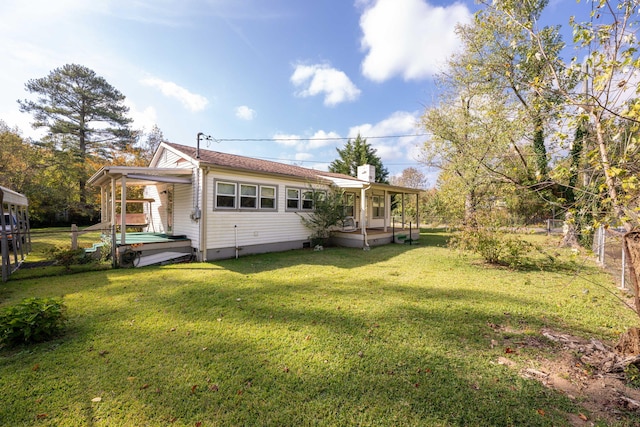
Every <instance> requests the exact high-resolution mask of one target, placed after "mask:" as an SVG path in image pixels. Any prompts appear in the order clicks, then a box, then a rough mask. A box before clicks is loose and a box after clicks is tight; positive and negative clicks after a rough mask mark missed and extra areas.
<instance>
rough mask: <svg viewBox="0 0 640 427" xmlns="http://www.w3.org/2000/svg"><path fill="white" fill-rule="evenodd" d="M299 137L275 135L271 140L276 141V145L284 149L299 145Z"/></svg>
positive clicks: (282, 134)
mask: <svg viewBox="0 0 640 427" xmlns="http://www.w3.org/2000/svg"><path fill="white" fill-rule="evenodd" d="M300 138H301V137H300V135H292V134H286V133H276V134H275V135H273V139H276V140H277V141H276V143H278V144H280V145H284V146H286V147H295V146H297V145H298V144H299V143H300Z"/></svg>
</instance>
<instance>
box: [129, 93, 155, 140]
mask: <svg viewBox="0 0 640 427" xmlns="http://www.w3.org/2000/svg"><path fill="white" fill-rule="evenodd" d="M124 104H125V105H126V106H127V107H129V117H131V118H132V119H133V126H132V127H133V128H134V129H144V130H145V131H147V132H148V131H150V130H151V129H152V128H153V126H154V125H155V124H157V123H158V114H157V112H156V109H155V108H154V107H152V106H149V107H147V108H144V109H142V110H139V109H138V108H137V107H136V105H135V104H134V103H133V102H131V101H130V100H129V98H127V99H125V101H124Z"/></svg>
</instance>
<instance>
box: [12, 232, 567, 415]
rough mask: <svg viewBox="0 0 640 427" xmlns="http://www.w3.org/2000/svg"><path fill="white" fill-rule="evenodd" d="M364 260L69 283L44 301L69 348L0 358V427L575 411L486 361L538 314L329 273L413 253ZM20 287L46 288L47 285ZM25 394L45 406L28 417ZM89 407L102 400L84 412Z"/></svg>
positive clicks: (352, 257) (323, 259)
mask: <svg viewBox="0 0 640 427" xmlns="http://www.w3.org/2000/svg"><path fill="white" fill-rule="evenodd" d="M375 249H376V250H372V251H370V252H368V253H364V252H361V251H354V250H342V249H336V250H333V249H331V250H325V251H323V252H319V253H313V252H311V251H308V252H305V251H296V252H295V253H293V252H292V253H285V254H279V255H278V256H276V255H270V254H267V255H260V256H255V257H245V258H242V259H241V260H230V261H227V262H221V263H218V264H213V265H209V264H202V265H199V264H194V265H188V266H187V265H182V266H174V267H172V266H167V267H163V268H156V269H153V268H150V269H133V270H117V271H110V272H107V273H104V274H94V275H89V274H88V275H85V276H82V275H75V276H73V277H70V278H69V280H67V281H65V283H63V284H61V286H60V287H59V288H57V289H55V290H51V292H54V291H55V292H56V293H57V294H59V293H64V294H67V295H68V299H69V301H70V304H71V305H72V306H73V308H74V310H75V313H74V314H73V317H72V319H71V321H72V325H71V328H70V330H69V335H68V336H67V337H65V338H63V339H61V340H58V341H57V342H56V346H55V348H54V347H53V345H51V344H47V345H41V346H36V347H32V348H30V351H29V352H23V353H21V354H15V355H12V354H7V353H2V352H0V362H1V363H0V389H2V390H5V395H4V398H5V399H3V400H5V401H6V405H3V408H1V409H0V418H2V419H9V420H17V421H19V422H18V423H16V424H25V425H26V424H28V423H29V422H33V419H34V417H35V414H37V413H47V414H48V419H47V420H46V421H47V422H48V423H49V424H50V425H55V424H56V423H58V424H63V423H64V422H63V421H66V424H83V423H84V424H87V425H90V424H100V423H101V422H105V420H109V421H111V422H113V424H119V425H126V424H129V425H145V424H146V425H160V424H170V423H171V422H172V421H171V420H174V419H175V420H176V422H178V423H179V424H181V425H195V424H196V423H198V422H202V423H203V425H408V426H410V425H415V426H418V425H453V426H466V425H478V426H493V425H530V426H538V425H540V426H543V425H563V424H565V423H566V419H565V418H564V413H565V412H577V411H578V408H577V407H576V406H574V405H573V404H572V403H571V402H570V401H569V400H568V399H567V398H564V397H562V396H560V395H559V394H558V393H556V392H553V391H550V390H547V389H546V388H544V387H543V386H542V385H540V384H538V383H537V382H535V381H529V380H524V379H522V378H520V377H519V376H518V375H517V372H515V371H511V370H509V368H507V367H505V366H502V365H497V364H493V363H491V361H493V360H495V359H497V358H498V357H499V356H501V355H503V354H504V351H503V350H502V349H500V348H496V349H492V348H491V347H490V345H489V344H490V340H491V338H492V336H493V335H492V334H494V331H493V330H492V329H491V327H490V326H489V324H490V323H505V322H511V321H513V322H516V323H518V324H521V325H530V326H532V327H536V326H539V325H541V324H542V322H543V320H541V317H540V314H541V313H546V311H547V310H546V309H545V307H546V306H544V304H546V302H543V303H539V304H542V306H541V307H539V308H538V309H537V310H536V311H533V312H531V313H530V314H521V315H517V316H515V315H513V316H507V315H506V314H505V312H507V311H513V308H514V307H521V306H522V307H526V306H528V305H530V304H531V302H532V300H530V299H529V298H528V297H527V295H526V294H524V293H523V294H522V295H515V296H513V295H505V294H504V293H501V292H498V291H497V290H494V289H490V290H477V289H466V288H460V289H443V288H437V287H435V286H433V287H430V286H429V285H428V284H420V285H415V284H412V285H404V284H402V283H401V282H400V281H399V279H396V278H395V276H391V275H389V274H385V275H382V274H380V275H376V274H371V275H367V276H366V277H362V275H351V274H349V275H345V276H344V277H341V276H339V275H338V274H337V273H336V272H338V273H339V272H340V270H341V269H347V268H351V267H358V266H368V265H369V264H370V263H372V262H376V261H372V259H374V260H375V259H376V258H377V259H378V260H381V261H388V260H391V259H392V258H393V257H395V256H399V257H400V256H402V255H404V254H406V253H408V252H409V251H411V250H412V248H411V247H405V246H400V245H390V247H389V248H387V249H384V248H380V249H381V250H380V251H377V249H378V248H375ZM421 258H422V257H421ZM239 261H242V262H239ZM313 261H315V262H316V264H315V265H322V266H325V265H326V266H329V265H330V266H332V267H335V268H333V269H331V270H329V271H328V272H326V271H327V269H326V268H321V269H317V268H316V269H314V270H316V271H314V273H313V274H308V275H306V274H305V273H306V272H305V270H304V265H310V264H313ZM229 264H233V265H235V266H236V269H232V268H230V267H228V265H229ZM241 264H245V265H244V266H242V267H240V265H241ZM268 264H276V266H275V267H274V266H272V265H268ZM278 266H280V267H285V268H283V270H282V272H281V273H279V275H278V276H277V277H274V275H272V276H265V277H260V276H259V275H257V274H253V273H256V272H258V273H259V272H262V271H268V270H271V269H274V268H279V267H278ZM298 266H301V267H302V268H300V269H296V268H297V267H298ZM294 267H295V268H294ZM376 267H377V266H376ZM388 267H389V265H388V264H387V265H385V266H384V268H385V269H387V268H388ZM391 268H392V269H395V268H399V267H397V266H393V267H391ZM192 269H194V270H196V273H195V274H193V275H189V276H187V275H186V274H185V273H186V272H187V271H189V270H192ZM180 270H183V274H180ZM207 272H213V273H215V274H207ZM325 272H326V273H325ZM239 273H240V274H239ZM285 275H291V276H287V277H285ZM449 277H451V276H449ZM425 280H426V279H425ZM28 285H29V286H30V287H32V288H34V287H39V288H38V289H47V290H48V287H47V284H46V283H40V284H36V283H29V284H28ZM12 289H13V290H14V291H15V292H24V293H30V292H31V290H30V289H20V287H19V286H18V285H14V286H12ZM548 304H549V305H550V306H549V307H548V308H550V307H551V305H553V304H555V303H554V302H553V301H549V302H548ZM549 311H551V310H549ZM514 357H515V356H514ZM36 364H38V366H39V368H38V369H35V370H34V369H33V367H34V366H35V365H36ZM14 384H19V385H20V386H19V387H16V386H14ZM34 396H36V397H37V396H47V398H46V399H44V401H43V402H42V405H41V404H40V403H38V405H41V406H38V407H37V408H36V409H37V411H39V412H34V411H35V409H34V408H33V405H34V401H35V398H34ZM96 396H99V397H101V398H102V401H101V402H100V403H99V404H92V403H91V399H93V398H94V397H96ZM538 409H543V410H544V411H545V414H546V415H545V416H541V415H540V413H539V412H538V411H537V410H538ZM16 414H17V415H16ZM70 414H71V415H70ZM9 417H12V418H9ZM16 417H18V418H16ZM70 417H74V418H70ZM69 420H71V421H69Z"/></svg>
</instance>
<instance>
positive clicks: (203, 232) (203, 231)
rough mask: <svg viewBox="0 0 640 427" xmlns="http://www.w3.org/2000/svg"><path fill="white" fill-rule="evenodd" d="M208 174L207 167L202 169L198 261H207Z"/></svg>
mask: <svg viewBox="0 0 640 427" xmlns="http://www.w3.org/2000/svg"><path fill="white" fill-rule="evenodd" d="M208 176H209V168H207V167H205V168H203V169H202V211H201V212H202V217H201V218H200V226H199V228H200V243H199V252H200V254H199V258H200V261H202V262H205V261H207V213H208V209H207V192H208V190H207V177H208Z"/></svg>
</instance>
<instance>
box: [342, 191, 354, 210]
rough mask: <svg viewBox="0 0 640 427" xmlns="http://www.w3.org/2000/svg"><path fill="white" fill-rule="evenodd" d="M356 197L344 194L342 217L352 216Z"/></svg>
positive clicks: (351, 194)
mask: <svg viewBox="0 0 640 427" xmlns="http://www.w3.org/2000/svg"><path fill="white" fill-rule="evenodd" d="M355 202H356V195H355V194H353V193H345V194H344V202H343V203H344V216H354V210H355V204H356V203H355Z"/></svg>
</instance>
